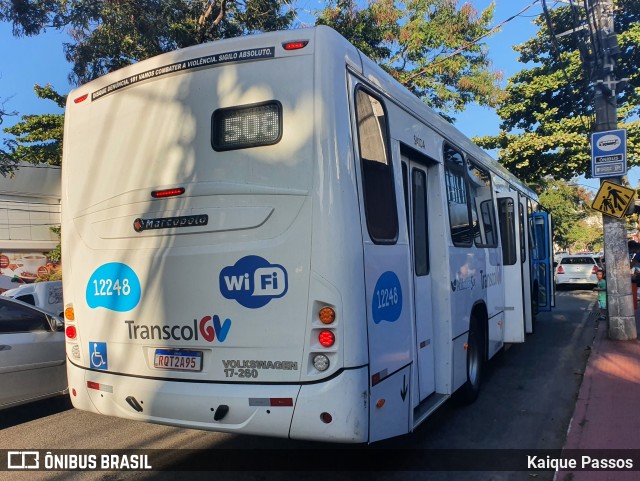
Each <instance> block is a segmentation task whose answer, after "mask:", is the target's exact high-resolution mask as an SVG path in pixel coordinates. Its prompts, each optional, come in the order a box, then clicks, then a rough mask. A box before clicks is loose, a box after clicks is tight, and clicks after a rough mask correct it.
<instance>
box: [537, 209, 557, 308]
mask: <svg viewBox="0 0 640 481" xmlns="http://www.w3.org/2000/svg"><path fill="white" fill-rule="evenodd" d="M531 219H532V221H533V229H534V235H535V239H536V249H535V254H536V255H535V257H534V259H532V262H531V264H532V269H533V270H534V272H535V274H536V277H537V279H538V310H540V311H550V310H551V308H552V307H555V305H556V299H555V295H556V293H555V285H554V282H553V247H552V242H553V235H552V227H551V215H550V214H548V213H547V212H534V213H533V214H531Z"/></svg>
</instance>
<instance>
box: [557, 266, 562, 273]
mask: <svg viewBox="0 0 640 481" xmlns="http://www.w3.org/2000/svg"><path fill="white" fill-rule="evenodd" d="M556 274H564V269H563V267H562V266H558V271H557V272H556Z"/></svg>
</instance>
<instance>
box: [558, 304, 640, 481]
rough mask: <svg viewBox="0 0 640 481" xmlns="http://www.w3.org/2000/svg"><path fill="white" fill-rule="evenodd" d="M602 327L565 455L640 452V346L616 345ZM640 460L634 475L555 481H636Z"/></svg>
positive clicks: (585, 474)
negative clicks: (599, 451)
mask: <svg viewBox="0 0 640 481" xmlns="http://www.w3.org/2000/svg"><path fill="white" fill-rule="evenodd" d="M588 322H589V323H592V322H597V321H591V320H590V321H588ZM597 326H598V328H597V331H596V335H595V339H594V342H593V345H592V347H591V349H592V351H591V355H590V356H589V361H588V363H587V367H586V369H585V373H584V378H583V380H582V385H581V386H580V392H579V394H578V399H577V401H576V407H575V411H574V413H573V418H572V419H571V424H570V425H569V430H568V433H567V439H566V441H565V446H564V449H640V341H638V340H637V339H636V340H633V341H611V340H609V339H608V337H607V322H606V321H604V322H602V321H601V322H598V324H597ZM636 326H638V313H636ZM585 454H589V453H585ZM602 454H603V455H604V456H606V453H602ZM638 454H639V453H638V452H636V453H635V454H634V457H635V459H636V462H635V463H634V471H565V472H559V473H558V474H557V476H556V478H555V479H556V480H557V481H569V480H571V481H627V480H628V481H632V480H634V481H636V480H638V479H640V465H639V463H640V459H638V458H639V456H638ZM609 457H612V456H611V455H610V456H609Z"/></svg>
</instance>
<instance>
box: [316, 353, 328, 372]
mask: <svg viewBox="0 0 640 481" xmlns="http://www.w3.org/2000/svg"><path fill="white" fill-rule="evenodd" d="M313 367H315V368H316V369H317V370H318V371H320V372H323V371H326V370H327V369H329V358H328V357H327V356H325V355H324V354H317V355H315V356H314V357H313Z"/></svg>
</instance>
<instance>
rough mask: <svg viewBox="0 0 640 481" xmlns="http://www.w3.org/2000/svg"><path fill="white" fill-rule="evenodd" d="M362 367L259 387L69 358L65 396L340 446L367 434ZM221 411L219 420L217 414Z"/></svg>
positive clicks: (206, 426)
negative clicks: (128, 371)
mask: <svg viewBox="0 0 640 481" xmlns="http://www.w3.org/2000/svg"><path fill="white" fill-rule="evenodd" d="M367 372H368V371H367V368H366V367H364V368H360V369H352V370H345V371H344V372H342V373H341V374H340V375H338V376H336V377H335V378H333V379H330V380H328V381H326V382H322V383H317V384H305V385H277V384H270V385H265V384H222V383H221V384H215V383H194V382H170V381H168V382H162V383H159V382H158V381H155V380H151V379H145V378H139V377H130V376H122V375H117V374H111V373H106V372H97V371H89V370H86V369H82V368H79V367H77V366H74V365H73V364H71V363H68V368H67V373H68V377H69V388H70V390H71V400H72V402H73V405H74V407H76V408H78V409H81V410H85V411H90V412H95V413H99V414H104V415H109V416H117V417H121V418H126V419H132V420H136V421H144V422H152V423H157V424H166V425H170V426H176V427H183V428H191V429H203V430H208V431H219V432H228V433H237V434H253V435H261V436H275V437H283V438H286V437H291V438H294V439H309V440H321V441H332V442H346V443H349V442H351V443H354V442H355V443H357V442H366V441H367V439H368V389H367ZM225 406H226V407H225ZM224 411H227V412H226V414H225V415H224V416H223V417H222V418H220V419H218V417H217V416H216V412H218V416H220V415H221V414H222V413H223V412H224ZM323 413H327V414H329V415H330V418H331V421H330V422H328V423H327V420H328V419H329V418H328V417H327V416H326V415H323Z"/></svg>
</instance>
